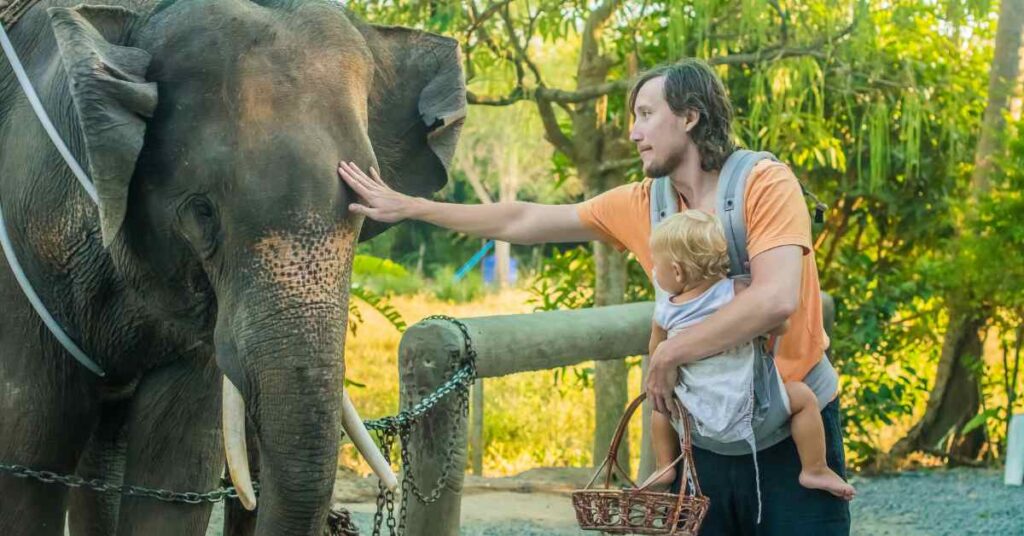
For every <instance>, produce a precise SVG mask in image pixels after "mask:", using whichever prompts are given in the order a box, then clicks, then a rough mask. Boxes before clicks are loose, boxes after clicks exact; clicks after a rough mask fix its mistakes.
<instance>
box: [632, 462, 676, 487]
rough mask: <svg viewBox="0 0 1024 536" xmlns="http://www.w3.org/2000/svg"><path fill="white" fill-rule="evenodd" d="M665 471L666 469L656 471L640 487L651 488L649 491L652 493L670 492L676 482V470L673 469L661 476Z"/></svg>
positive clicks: (660, 468)
mask: <svg viewBox="0 0 1024 536" xmlns="http://www.w3.org/2000/svg"><path fill="white" fill-rule="evenodd" d="M664 469H665V468H664V467H659V468H658V469H655V470H654V473H653V474H652V475H651V476H649V477H648V478H647V480H645V481H644V483H643V484H641V485H640V487H641V488H642V487H644V486H649V487H648V488H647V489H649V490H651V491H668V489H669V488H670V487H672V483H673V482H675V481H676V468H675V467H672V468H670V469H669V470H667V471H665V473H664V474H661V472H662V471H663V470H664Z"/></svg>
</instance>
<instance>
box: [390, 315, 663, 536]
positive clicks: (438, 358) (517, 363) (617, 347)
mask: <svg viewBox="0 0 1024 536" xmlns="http://www.w3.org/2000/svg"><path fill="white" fill-rule="evenodd" d="M653 307H654V306H653V304H652V303H649V302H648V303H635V304H627V305H616V306H611V307H598V308H593V309H582V310H576V311H550V312H541V313H531V314H521V315H506V316H490V317H480V318H467V319H462V322H464V323H465V324H466V326H467V328H468V329H469V334H470V338H471V339H472V345H473V348H474V349H476V352H477V361H476V367H477V375H478V377H480V378H491V377H497V376H505V375H507V374H513V373H516V372H525V371H530V370H545V369H551V368H556V367H562V366H567V365H575V364H577V363H581V362H583V361H589V360H609V359H622V358H625V357H628V356H631V355H640V354H643V353H644V352H646V349H647V342H648V340H649V338H650V328H651V314H652V312H653ZM398 352H399V373H400V377H401V384H402V386H401V405H402V408H403V409H409V408H411V407H412V406H414V405H415V404H416V403H417V402H419V401H420V400H422V399H423V398H424V397H426V396H428V395H429V394H430V393H432V392H434V391H435V390H436V389H437V387H438V386H440V385H441V384H442V383H444V381H445V380H446V379H447V378H449V377H450V376H451V375H452V374H453V373H454V372H455V370H457V369H458V367H459V366H460V364H461V363H463V361H464V360H465V356H466V347H465V343H464V341H463V337H462V332H461V331H459V329H458V328H457V327H456V326H455V325H454V324H452V323H450V322H447V321H443V320H426V321H423V322H419V323H417V324H416V325H414V326H412V327H410V328H409V329H408V330H406V332H405V335H404V336H403V337H402V342H401V344H400V345H399V350H398ZM466 432H467V426H466V417H465V414H463V412H462V407H461V406H460V404H459V399H458V397H457V396H454V395H452V396H449V397H447V398H445V399H444V400H443V401H442V402H441V403H440V404H438V406H436V407H435V408H434V409H433V410H431V411H430V412H429V413H428V414H427V415H425V416H424V417H423V419H421V420H420V422H419V423H417V424H416V426H414V427H413V428H412V430H411V432H410V436H409V439H410V442H409V446H408V451H409V461H410V462H411V467H409V468H403V469H402V470H403V478H409V477H411V478H412V479H413V480H412V481H413V482H415V484H416V485H417V486H418V487H419V489H420V491H421V492H422V493H423V494H429V493H430V492H431V491H432V490H433V489H434V488H435V486H436V485H437V484H438V479H439V478H440V477H441V476H442V474H443V472H444V469H445V468H446V467H448V468H450V469H451V470H450V471H448V474H447V475H446V478H444V479H443V481H442V482H441V485H442V490H441V493H440V497H439V498H438V500H437V501H435V502H433V503H431V504H423V503H422V502H421V501H420V500H419V499H418V498H417V497H415V496H411V497H409V498H408V512H407V516H406V520H405V526H406V533H407V534H409V535H410V536H419V535H423V536H456V535H458V533H459V516H460V513H461V504H460V503H461V495H462V486H463V482H464V471H465V467H466V445H467V440H466V439H467V438H466Z"/></svg>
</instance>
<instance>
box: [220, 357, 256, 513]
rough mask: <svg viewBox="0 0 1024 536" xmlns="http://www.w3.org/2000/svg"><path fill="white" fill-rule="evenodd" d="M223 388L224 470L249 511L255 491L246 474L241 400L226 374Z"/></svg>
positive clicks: (245, 450) (254, 506) (247, 459)
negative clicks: (226, 464) (225, 468)
mask: <svg viewBox="0 0 1024 536" xmlns="http://www.w3.org/2000/svg"><path fill="white" fill-rule="evenodd" d="M223 391H224V392H223V404H222V408H223V412H224V414H223V416H222V417H223V421H222V423H223V427H224V452H225V453H226V455H227V459H228V472H229V473H230V474H231V482H232V483H234V485H235V490H236V491H237V492H238V500H239V501H241V503H242V506H243V507H244V508H245V509H246V510H249V511H252V510H255V509H256V492H255V490H253V487H252V477H251V476H250V475H249V451H248V448H246V446H245V400H242V393H240V392H238V388H237V387H235V384H233V383H231V380H229V379H228V377H227V376H224V389H223Z"/></svg>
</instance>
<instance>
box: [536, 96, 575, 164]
mask: <svg viewBox="0 0 1024 536" xmlns="http://www.w3.org/2000/svg"><path fill="white" fill-rule="evenodd" d="M537 111H539V112H540V120H541V123H543V124H544V133H545V136H544V137H545V138H547V139H548V141H549V142H551V144H552V145H554V146H555V148H556V149H558V150H559V151H562V153H563V154H565V156H568V157H569V159H570V160H575V154H576V151H574V150H573V143H572V140H571V139H570V138H569V136H566V135H565V132H562V127H560V126H558V119H557V118H556V117H555V110H554V108H552V107H551V101H549V100H546V99H543V98H539V97H538V98H537Z"/></svg>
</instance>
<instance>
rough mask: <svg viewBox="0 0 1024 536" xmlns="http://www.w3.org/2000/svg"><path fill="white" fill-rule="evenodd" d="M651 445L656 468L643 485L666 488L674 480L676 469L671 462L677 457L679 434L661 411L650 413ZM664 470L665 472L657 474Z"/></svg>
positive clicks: (652, 487)
mask: <svg viewBox="0 0 1024 536" xmlns="http://www.w3.org/2000/svg"><path fill="white" fill-rule="evenodd" d="M651 446H652V447H653V448H654V459H655V461H656V462H657V466H658V467H657V469H655V470H654V473H653V474H651V476H650V477H648V479H647V481H645V482H644V485H647V484H648V483H649V484H650V486H651V489H655V490H657V489H668V488H669V487H670V486H672V483H673V482H675V480H676V469H675V467H672V468H670V469H668V470H667V471H666V470H665V468H666V467H669V466H670V465H672V462H674V461H675V459H676V458H677V457H679V436H678V435H677V434H676V430H675V428H672V422H671V421H670V420H669V418H668V416H667V415H665V414H663V413H658V412H657V411H655V412H653V413H652V415H651ZM662 471H665V474H662V475H660V476H659V474H660V473H661V472H662Z"/></svg>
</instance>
